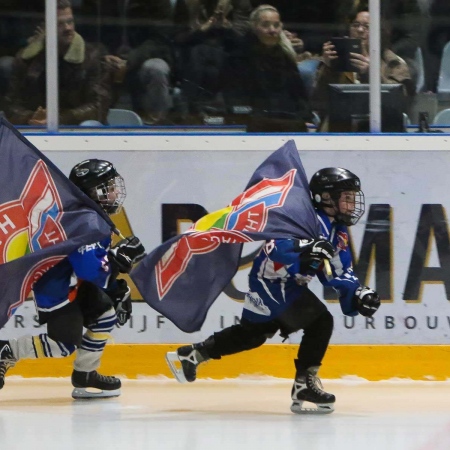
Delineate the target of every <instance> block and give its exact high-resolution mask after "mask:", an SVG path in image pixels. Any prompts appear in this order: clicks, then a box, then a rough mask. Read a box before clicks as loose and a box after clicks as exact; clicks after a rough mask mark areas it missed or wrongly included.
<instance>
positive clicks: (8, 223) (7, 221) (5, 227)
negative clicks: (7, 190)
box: [0, 214, 16, 235]
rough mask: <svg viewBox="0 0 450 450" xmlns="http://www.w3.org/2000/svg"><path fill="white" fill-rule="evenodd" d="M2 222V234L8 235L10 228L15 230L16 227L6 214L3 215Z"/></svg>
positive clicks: (0, 227) (0, 226)
mask: <svg viewBox="0 0 450 450" xmlns="http://www.w3.org/2000/svg"><path fill="white" fill-rule="evenodd" d="M3 220H4V222H0V230H2V231H3V234H6V235H7V234H9V231H8V228H11V229H12V230H15V229H16V226H15V225H14V223H13V221H12V220H11V219H10V218H9V216H8V215H7V214H3Z"/></svg>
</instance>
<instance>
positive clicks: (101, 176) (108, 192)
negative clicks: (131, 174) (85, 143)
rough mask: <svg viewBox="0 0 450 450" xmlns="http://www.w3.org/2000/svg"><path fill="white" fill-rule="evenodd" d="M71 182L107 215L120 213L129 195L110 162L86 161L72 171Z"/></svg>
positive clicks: (99, 160)
mask: <svg viewBox="0 0 450 450" xmlns="http://www.w3.org/2000/svg"><path fill="white" fill-rule="evenodd" d="M69 180H70V181H72V182H73V183H74V184H76V185H77V186H78V187H79V188H80V189H81V190H82V191H83V192H84V193H85V194H86V195H88V196H89V197H90V198H91V199H92V200H94V202H96V203H98V204H99V205H100V206H101V207H102V208H103V210H104V211H105V212H106V213H107V214H115V213H117V212H119V211H120V208H121V207H122V204H123V202H124V200H125V197H126V195H127V193H126V190H125V182H124V180H123V178H122V177H121V176H120V175H119V173H118V172H117V170H116V168H115V167H114V166H113V164H112V163H110V162H109V161H104V160H101V159H86V160H85V161H82V162H80V163H78V164H77V165H76V166H75V167H74V168H73V169H72V170H71V171H70V175H69Z"/></svg>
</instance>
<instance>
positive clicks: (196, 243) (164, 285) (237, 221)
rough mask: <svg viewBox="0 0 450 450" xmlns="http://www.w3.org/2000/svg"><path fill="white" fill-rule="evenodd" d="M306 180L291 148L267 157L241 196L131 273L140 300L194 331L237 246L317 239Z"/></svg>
mask: <svg viewBox="0 0 450 450" xmlns="http://www.w3.org/2000/svg"><path fill="white" fill-rule="evenodd" d="M319 229H320V228H319V223H318V220H317V216H316V213H315V210H314V207H313V205H312V202H311V197H310V191H309V186H308V179H307V177H306V174H305V171H304V169H303V165H302V163H301V161H300V157H299V154H298V151H297V148H296V146H295V143H294V141H289V142H287V143H286V144H285V145H284V146H283V147H281V148H280V149H278V150H277V151H276V152H274V153H273V154H272V155H271V156H269V158H267V159H266V160H265V161H264V162H263V163H262V164H261V165H260V166H259V167H258V168H257V169H256V171H255V173H254V174H253V176H252V177H251V179H250V182H249V183H248V185H247V187H246V189H245V191H244V192H243V193H242V194H241V195H239V196H238V197H237V198H235V199H234V200H233V201H232V203H231V204H230V205H229V206H228V207H226V208H224V209H221V210H219V211H215V212H213V213H210V214H208V215H206V216H205V217H202V218H201V219H200V220H198V221H197V222H196V223H195V224H194V225H193V226H192V227H191V228H190V229H189V230H187V231H186V232H185V233H184V234H181V235H178V236H175V237H174V238H172V239H170V240H169V241H166V242H164V243H163V244H162V245H160V246H159V247H157V248H156V249H155V250H153V252H151V253H150V254H149V255H147V256H146V257H145V258H144V260H143V261H142V262H141V263H140V264H139V265H138V266H137V267H136V268H135V269H134V270H133V271H132V272H131V274H130V275H131V278H132V280H133V281H134V283H135V284H136V286H137V288H138V289H139V291H140V292H141V294H142V297H143V298H144V300H145V301H146V302H147V303H148V304H149V305H150V306H151V307H152V308H153V309H155V310H156V311H158V312H160V313H161V314H163V315H164V316H166V317H167V318H168V319H169V320H171V321H172V322H173V323H174V324H175V325H176V326H177V327H178V328H180V329H181V330H183V331H185V332H187V333H192V332H194V331H198V330H200V329H201V327H202V325H203V323H204V321H205V318H206V314H207V312H208V310H209V308H210V307H211V305H212V304H213V302H214V301H215V300H216V299H217V297H218V296H219V294H220V293H221V292H222V291H223V289H224V288H225V287H226V286H227V285H228V283H229V282H230V281H231V279H232V278H233V277H234V275H235V273H236V271H237V270H238V268H239V259H240V255H241V250H242V245H243V243H245V242H252V241H264V240H266V239H277V238H297V239H311V238H316V237H319Z"/></svg>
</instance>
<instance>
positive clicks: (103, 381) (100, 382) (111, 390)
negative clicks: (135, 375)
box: [72, 370, 122, 399]
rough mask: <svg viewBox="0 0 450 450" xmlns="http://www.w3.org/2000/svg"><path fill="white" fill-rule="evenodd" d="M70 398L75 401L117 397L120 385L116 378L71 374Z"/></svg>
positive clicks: (82, 373) (89, 373)
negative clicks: (71, 388) (72, 388)
mask: <svg viewBox="0 0 450 450" xmlns="http://www.w3.org/2000/svg"><path fill="white" fill-rule="evenodd" d="M72 385H73V387H74V390H73V391H72V397H73V398H75V399H85V398H107V397H118V396H119V395H120V387H121V386H122V383H121V382H120V380H119V379H118V378H116V377H107V376H104V375H100V374H99V373H98V372H97V371H96V370H93V371H92V372H79V371H77V370H74V371H73V372H72Z"/></svg>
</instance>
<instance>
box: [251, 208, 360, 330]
mask: <svg viewBox="0 0 450 450" xmlns="http://www.w3.org/2000/svg"><path fill="white" fill-rule="evenodd" d="M317 216H318V219H319V222H320V226H321V234H322V236H323V237H324V238H326V239H328V240H329V241H330V242H331V243H332V245H333V247H334V249H335V253H334V256H333V258H332V260H331V261H330V265H331V269H332V275H331V276H327V275H326V273H325V272H324V271H323V270H321V271H318V273H317V276H318V278H319V280H320V282H321V283H322V284H323V285H324V286H331V287H333V288H334V289H335V290H336V291H337V292H338V295H339V302H340V304H341V309H342V312H343V313H344V314H346V315H348V316H355V315H357V314H358V312H357V310H356V309H355V308H354V307H353V305H352V298H353V295H354V293H355V291H356V289H357V288H358V287H359V286H360V282H359V280H358V278H357V277H356V276H355V275H354V273H353V268H352V256H351V252H350V247H349V234H348V229H347V226H346V225H343V224H338V223H336V222H331V221H330V218H329V217H328V216H327V215H326V214H325V213H324V212H323V211H320V210H317ZM300 258H301V256H300V253H299V251H298V246H297V245H296V241H295V240H293V239H275V240H270V241H267V242H266V245H265V246H264V247H263V248H262V249H261V251H260V252H259V254H258V256H257V257H256V258H255V260H254V261H253V266H252V269H251V271H250V274H249V292H248V293H247V294H246V296H245V302H244V310H243V313H242V317H243V318H245V319H247V320H249V321H251V322H267V321H270V320H273V319H275V318H277V317H278V316H279V315H280V314H281V313H282V312H283V311H284V310H285V309H286V308H287V307H288V306H289V305H290V304H291V303H292V302H293V301H294V300H295V299H298V298H300V297H301V295H302V291H303V290H304V289H305V286H306V285H307V283H308V282H309V281H310V280H311V279H312V276H311V275H308V274H301V273H300V262H301V259H300Z"/></svg>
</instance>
